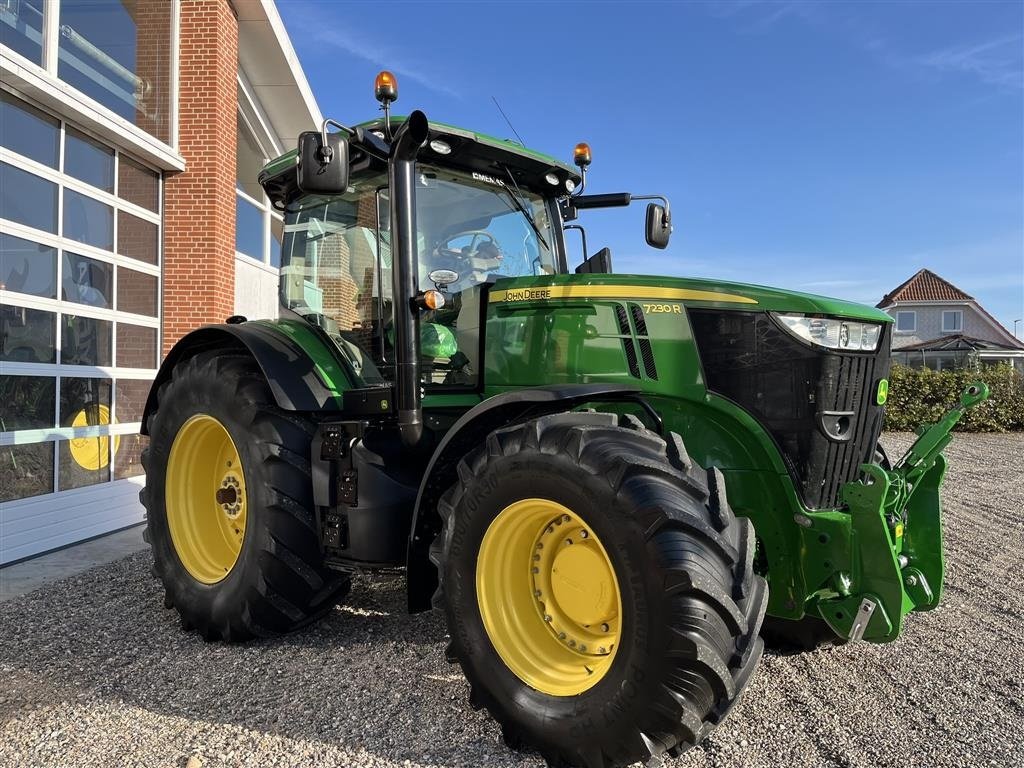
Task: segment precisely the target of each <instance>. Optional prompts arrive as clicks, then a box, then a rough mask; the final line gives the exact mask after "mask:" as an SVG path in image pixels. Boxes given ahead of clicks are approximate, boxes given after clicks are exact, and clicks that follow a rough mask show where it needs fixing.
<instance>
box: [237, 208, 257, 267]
mask: <svg viewBox="0 0 1024 768" xmlns="http://www.w3.org/2000/svg"><path fill="white" fill-rule="evenodd" d="M236 201H237V204H236V206H235V250H236V251H238V252H239V253H244V254H245V255H246V256H252V257H253V258H254V259H258V260H259V261H263V211H261V210H260V209H259V208H257V207H256V206H255V205H253V204H252V203H250V202H249V201H248V200H243V199H242V198H241V197H238V198H236Z"/></svg>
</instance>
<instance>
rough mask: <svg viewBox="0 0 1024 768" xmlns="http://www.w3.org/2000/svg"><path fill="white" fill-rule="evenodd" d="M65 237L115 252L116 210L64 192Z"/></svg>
mask: <svg viewBox="0 0 1024 768" xmlns="http://www.w3.org/2000/svg"><path fill="white" fill-rule="evenodd" d="M64 237H67V238H70V239H72V240H77V241H78V242H80V243H85V244H86V245H92V246H94V247H96V248H102V249H103V250H105V251H112V250H114V209H113V208H111V207H110V206H109V205H106V204H105V203H101V202H100V201H99V200H93V199H92V198H91V197H86V196H85V195H82V194H79V193H78V192H75V191H74V190H72V189H65V190H64Z"/></svg>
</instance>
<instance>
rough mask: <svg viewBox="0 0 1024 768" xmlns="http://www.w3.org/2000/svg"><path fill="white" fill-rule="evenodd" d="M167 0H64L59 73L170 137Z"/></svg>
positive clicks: (142, 124)
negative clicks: (168, 119) (168, 118)
mask: <svg viewBox="0 0 1024 768" xmlns="http://www.w3.org/2000/svg"><path fill="white" fill-rule="evenodd" d="M172 6H173V3H171V2H168V1H167V0H135V1H134V2H132V1H130V0H61V3H60V41H59V50H58V66H57V75H58V77H60V79H61V80H63V81H64V82H66V83H68V84H69V85H72V86H74V87H75V88H77V89H78V90H80V91H82V92H83V93H84V94H86V95H87V96H89V97H90V98H93V99H95V100H96V101H98V102H100V103H101V104H103V105H104V106H105V107H107V108H108V109H110V110H112V111H114V112H115V113H117V114H118V115H120V116H121V117H123V118H125V119H126V120H128V121H129V122H131V123H134V124H135V125H137V126H139V127H140V128H142V129H143V130H144V131H147V132H148V133H151V134H153V135H154V136H156V137H157V138H158V139H160V140H161V141H167V139H168V121H167V117H168V94H169V89H168V84H169V75H170V55H169V54H170V44H171V8H172Z"/></svg>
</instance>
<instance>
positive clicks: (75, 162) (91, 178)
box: [64, 128, 114, 192]
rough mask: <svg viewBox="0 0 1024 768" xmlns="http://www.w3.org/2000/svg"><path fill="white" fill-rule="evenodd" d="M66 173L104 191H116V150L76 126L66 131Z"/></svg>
mask: <svg viewBox="0 0 1024 768" xmlns="http://www.w3.org/2000/svg"><path fill="white" fill-rule="evenodd" d="M64 173H66V174H68V175H69V176H74V177H75V178H76V179H80V180H82V181H84V182H85V183H86V184H92V185H93V186H94V187H97V188H98V189H102V190H103V191H104V192H113V191H114V150H112V149H108V148H107V147H105V146H103V145H102V144H100V143H99V142H98V141H93V140H92V139H90V138H89V137H88V136H86V135H85V134H84V133H79V132H78V131H76V130H75V129H74V128H67V129H66V130H65V132H64Z"/></svg>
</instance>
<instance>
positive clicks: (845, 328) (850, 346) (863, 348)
mask: <svg viewBox="0 0 1024 768" xmlns="http://www.w3.org/2000/svg"><path fill="white" fill-rule="evenodd" d="M775 319H776V320H778V321H779V322H780V323H781V324H782V327H783V328H785V329H786V330H787V331H789V332H790V333H791V334H793V335H794V336H796V337H797V338H800V339H803V340H804V341H807V342H810V343H811V344H814V345H816V346H819V347H827V348H828V349H842V350H847V351H849V352H873V351H874V350H875V349H877V348H878V340H879V339H880V338H881V336H882V326H881V325H879V324H878V323H858V322H856V321H854V320H840V319H838V318H834V317H804V316H803V315H778V314H777V315H775Z"/></svg>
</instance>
